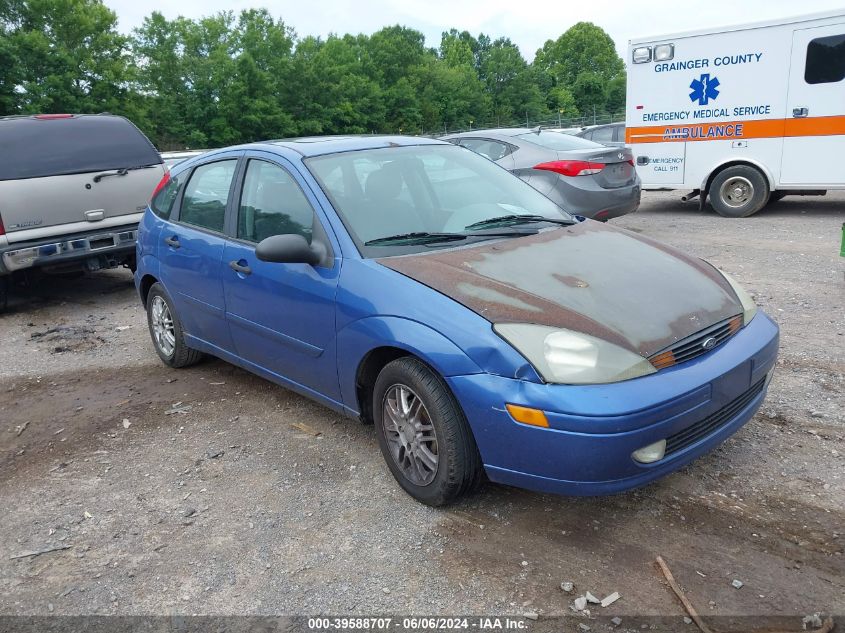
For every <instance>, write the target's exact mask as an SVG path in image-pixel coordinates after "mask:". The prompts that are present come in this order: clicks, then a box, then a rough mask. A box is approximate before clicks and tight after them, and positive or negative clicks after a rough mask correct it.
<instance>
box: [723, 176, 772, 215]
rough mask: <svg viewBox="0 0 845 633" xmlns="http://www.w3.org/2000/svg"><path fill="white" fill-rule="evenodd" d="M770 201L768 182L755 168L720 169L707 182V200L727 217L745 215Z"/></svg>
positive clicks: (755, 211)
mask: <svg viewBox="0 0 845 633" xmlns="http://www.w3.org/2000/svg"><path fill="white" fill-rule="evenodd" d="M768 201H769V183H768V182H767V181H766V178H765V176H763V174H762V173H760V171H759V170H758V169H755V168H754V167H749V166H748V165H734V166H733V167H728V168H726V169H723V170H722V171H720V172H719V173H718V174H716V177H715V178H714V179H713V182H712V183H710V203H711V204H712V205H713V208H714V209H715V210H716V213H718V214H719V215H721V216H722V217H726V218H747V217H748V216H749V215H754V214H755V213H757V212H758V211H759V210H760V209H762V208H763V207H764V206H766V203H767V202H768Z"/></svg>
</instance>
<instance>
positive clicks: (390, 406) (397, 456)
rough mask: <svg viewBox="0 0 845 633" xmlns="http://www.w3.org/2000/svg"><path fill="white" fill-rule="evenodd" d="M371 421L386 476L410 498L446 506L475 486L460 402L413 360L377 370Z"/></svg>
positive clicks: (478, 471)
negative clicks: (373, 425)
mask: <svg viewBox="0 0 845 633" xmlns="http://www.w3.org/2000/svg"><path fill="white" fill-rule="evenodd" d="M373 417H374V421H375V427H376V436H377V437H378V443H379V447H380V448H381V452H382V455H383V456H384V459H385V461H386V462H387V466H388V468H389V469H390V472H391V473H392V474H393V476H394V477H395V478H396V481H397V482H398V483H399V485H400V486H401V487H402V489H403V490H405V492H407V493H408V494H409V495H411V496H412V497H414V498H415V499H416V500H418V501H421V502H422V503H425V504H426V505H430V506H442V505H446V504H448V503H451V502H453V501H455V500H457V499H458V498H460V497H462V496H463V495H465V494H467V493H469V492H470V491H472V490H474V489H476V488H477V487H478V485H479V484H480V483H481V481H482V477H483V472H484V471H483V469H482V465H481V457H480V455H479V454H478V447H477V446H476V445H475V439H474V438H473V436H472V431H471V430H470V428H469V424H468V423H467V420H466V417H465V416H464V413H463V410H462V409H461V406H460V404H458V401H457V400H456V399H455V397H454V395H452V392H451V391H450V390H449V387H448V386H447V385H446V383H445V382H444V381H443V379H442V378H441V377H440V376H438V375H437V374H436V373H435V372H434V371H432V370H431V369H430V368H429V367H428V366H427V365H425V364H423V363H422V362H420V361H419V360H417V359H416V358H412V357H410V356H405V357H402V358H399V359H397V360H395V361H393V362H391V363H388V364H387V365H386V366H385V367H384V369H382V370H381V373H380V374H379V375H378V378H377V379H376V384H375V389H374V390H373Z"/></svg>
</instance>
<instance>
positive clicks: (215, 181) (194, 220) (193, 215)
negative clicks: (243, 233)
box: [179, 159, 238, 233]
mask: <svg viewBox="0 0 845 633" xmlns="http://www.w3.org/2000/svg"><path fill="white" fill-rule="evenodd" d="M237 165H238V161H237V159H232V160H221V161H217V162H215V163H207V164H205V165H200V166H199V167H197V168H196V169H194V172H193V173H192V174H191V179H190V180H189V181H188V184H187V185H185V195H184V197H183V198H182V206H181V207H180V209H179V221H180V222H184V223H185V224H191V225H193V226H196V227H199V228H202V229H207V230H209V231H214V232H216V233H222V232H223V227H224V226H225V222H226V203H227V201H228V200H229V190H230V188H231V186H232V178H233V177H234V175H235V169H236V168H237Z"/></svg>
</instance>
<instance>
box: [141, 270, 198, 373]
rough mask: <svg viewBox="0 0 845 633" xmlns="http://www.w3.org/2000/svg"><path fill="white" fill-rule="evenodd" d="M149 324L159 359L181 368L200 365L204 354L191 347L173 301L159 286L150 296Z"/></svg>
mask: <svg viewBox="0 0 845 633" xmlns="http://www.w3.org/2000/svg"><path fill="white" fill-rule="evenodd" d="M147 325H148V326H149V328H150V337H151V338H152V339H153V347H155V350H156V353H157V354H158V357H159V358H161V361H162V362H163V363H164V364H165V365H167V366H168V367H173V368H174V369H178V368H180V367H188V366H189V365H193V364H195V363H197V362H198V361H199V360H200V359H201V358H202V352H199V351H197V350H195V349H192V348H190V347H188V345H187V343H185V331H184V330H183V329H182V322H181V321H180V320H179V317H178V316H176V312H175V311H174V310H173V302H172V301H171V300H170V297H169V296H168V295H167V293H166V292H165V291H164V287H163V286H162V285H161V284H160V283H155V284H153V285H152V287H151V288H150V292H149V294H148V295H147Z"/></svg>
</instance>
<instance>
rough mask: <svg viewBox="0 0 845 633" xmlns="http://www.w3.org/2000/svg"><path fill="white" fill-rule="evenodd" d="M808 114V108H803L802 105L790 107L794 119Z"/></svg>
mask: <svg viewBox="0 0 845 633" xmlns="http://www.w3.org/2000/svg"><path fill="white" fill-rule="evenodd" d="M809 114H810V108H805V107H803V106H801V107H798V108H792V116H794V117H795V118H796V119H800V118H803V117H805V116H807V115H809Z"/></svg>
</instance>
